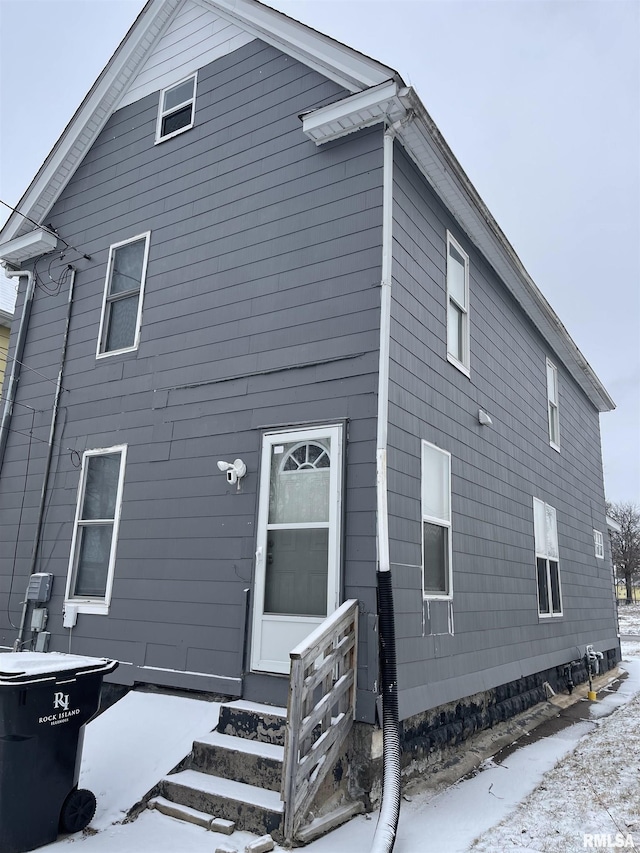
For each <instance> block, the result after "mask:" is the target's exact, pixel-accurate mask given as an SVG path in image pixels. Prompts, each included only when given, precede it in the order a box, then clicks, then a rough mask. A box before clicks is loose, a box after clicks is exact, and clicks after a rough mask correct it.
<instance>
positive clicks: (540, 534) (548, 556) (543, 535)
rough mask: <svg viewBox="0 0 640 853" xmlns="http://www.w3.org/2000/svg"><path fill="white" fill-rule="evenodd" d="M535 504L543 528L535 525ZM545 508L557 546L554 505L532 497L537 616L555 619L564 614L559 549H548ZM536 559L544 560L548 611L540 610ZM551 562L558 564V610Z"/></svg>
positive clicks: (556, 518)
mask: <svg viewBox="0 0 640 853" xmlns="http://www.w3.org/2000/svg"><path fill="white" fill-rule="evenodd" d="M536 504H538V505H539V506H540V507H541V509H542V514H543V518H544V530H539V529H538V526H537V525H536ZM547 510H550V511H551V513H552V515H553V538H554V539H555V543H556V546H557V543H558V516H557V512H556V510H555V507H552V506H551V505H550V504H547V503H545V502H544V501H543V500H541V499H540V498H536V497H534V498H533V538H534V549H533V550H534V554H535V583H536V599H537V602H538V617H539V618H540V619H555V618H557V617H559V616H564V606H563V603H562V577H561V573H560V550H559V546H557V551H558V553H557V554H554V553H552V550H553V549H549V548H548V547H547V545H548V542H549V530H548V528H547V518H548V515H549V513H548V512H547ZM539 543H542V545H543V547H541V548H539V547H538V545H539ZM538 560H545V561H546V587H547V601H548V603H549V611H548V612H546V611H545V612H542V611H541V610H540V591H539V588H538ZM551 563H556V564H557V566H558V597H559V599H560V610H555V611H554V609H553V594H552V586H551Z"/></svg>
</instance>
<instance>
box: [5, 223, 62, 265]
mask: <svg viewBox="0 0 640 853" xmlns="http://www.w3.org/2000/svg"><path fill="white" fill-rule="evenodd" d="M57 245H58V238H57V237H56V235H55V234H52V233H51V232H50V231H45V230H44V229H43V228H37V229H36V230H35V231H30V232H29V233H28V234H23V235H22V236H21V237H16V238H15V239H14V240H10V241H9V242H8V243H2V244H0V260H2V261H6V262H7V263H8V264H11V266H12V267H16V268H19V267H20V265H21V264H22V263H24V262H25V261H28V260H30V259H31V258H36V257H38V255H44V254H46V253H47V252H52V251H53V250H54V249H55V248H56V246H57Z"/></svg>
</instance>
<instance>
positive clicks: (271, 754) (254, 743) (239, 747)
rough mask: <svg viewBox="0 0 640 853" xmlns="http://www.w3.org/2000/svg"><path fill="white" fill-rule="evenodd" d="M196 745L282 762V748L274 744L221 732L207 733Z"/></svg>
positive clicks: (197, 740) (197, 739) (198, 739)
mask: <svg viewBox="0 0 640 853" xmlns="http://www.w3.org/2000/svg"><path fill="white" fill-rule="evenodd" d="M196 743H204V744H207V745H208V746H219V747H222V748H223V749H230V750H235V751H236V752H243V753H246V754H247V755H258V756H260V757H261V758H271V759H273V760H274V761H283V759H284V747H283V746H278V745H277V744H274V743H264V742H263V741H260V740H249V739H247V738H242V737H236V736H235V735H224V734H221V732H209V734H206V735H202V736H201V737H198V738H196Z"/></svg>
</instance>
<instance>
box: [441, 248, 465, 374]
mask: <svg viewBox="0 0 640 853" xmlns="http://www.w3.org/2000/svg"><path fill="white" fill-rule="evenodd" d="M451 246H453V248H454V249H455V250H456V252H457V253H458V254H459V255H460V256H461V257H462V259H463V260H464V291H465V294H464V295H465V302H466V305H461V304H460V303H459V302H458V300H457V299H456V298H455V297H454V296H453V294H452V293H451V290H450V287H449V254H450V249H451ZM446 285H447V317H446V324H447V331H446V337H447V361H449V362H451V364H453V366H454V367H457V368H458V370H460V371H462V373H464V374H465V376H469V377H470V376H471V358H470V354H471V343H470V326H469V255H468V254H467V253H466V252H465V250H464V249H463V248H462V246H461V245H460V243H458V241H457V240H456V239H455V237H454V236H453V235H452V234H451V233H450V232H449V231H447V258H446ZM452 305H454V306H455V308H456V309H457V310H458V311H460V312H461V315H462V330H461V344H462V360H460V359H459V358H458V357H457V355H455V354H454V353H452V352H451V350H450V348H449V313H450V311H451V306H452Z"/></svg>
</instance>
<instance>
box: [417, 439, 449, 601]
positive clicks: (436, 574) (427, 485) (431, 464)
mask: <svg viewBox="0 0 640 853" xmlns="http://www.w3.org/2000/svg"><path fill="white" fill-rule="evenodd" d="M422 589H423V595H424V597H425V598H450V596H451V592H452V584H451V454H450V453H448V452H447V451H446V450H441V449H440V448H439V447H436V446H435V445H433V444H430V443H429V442H428V441H423V442H422Z"/></svg>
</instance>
